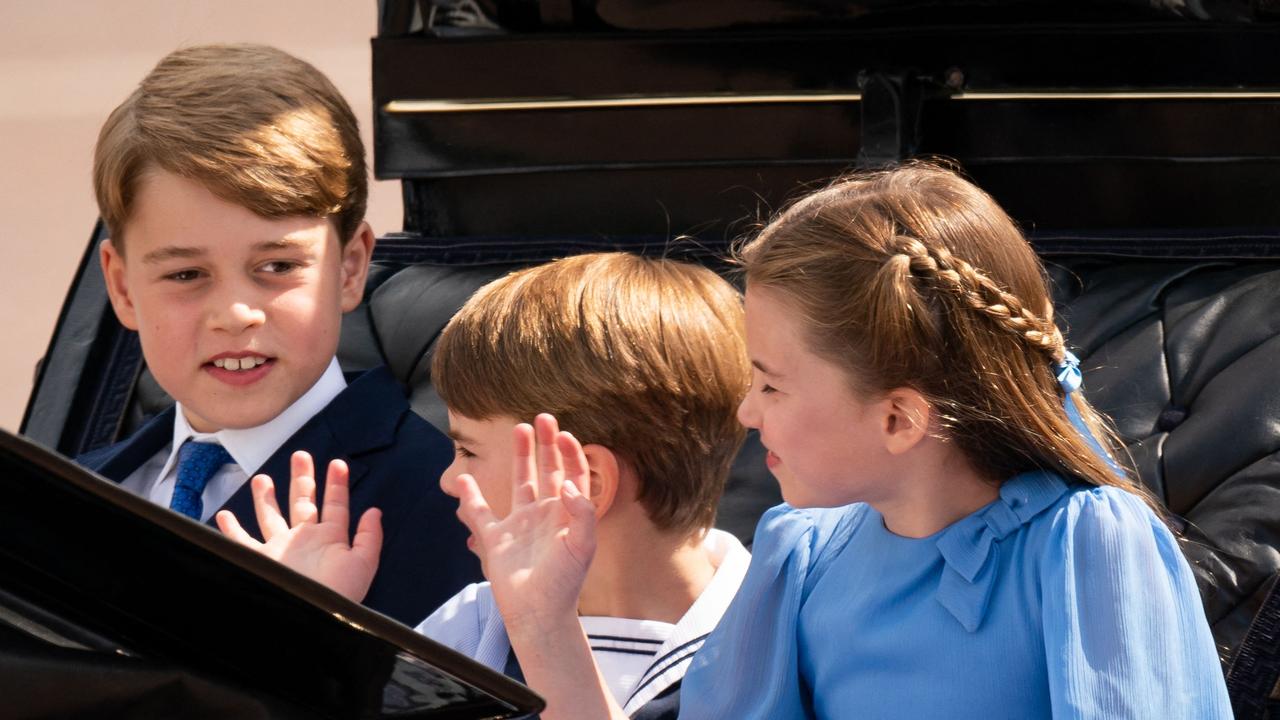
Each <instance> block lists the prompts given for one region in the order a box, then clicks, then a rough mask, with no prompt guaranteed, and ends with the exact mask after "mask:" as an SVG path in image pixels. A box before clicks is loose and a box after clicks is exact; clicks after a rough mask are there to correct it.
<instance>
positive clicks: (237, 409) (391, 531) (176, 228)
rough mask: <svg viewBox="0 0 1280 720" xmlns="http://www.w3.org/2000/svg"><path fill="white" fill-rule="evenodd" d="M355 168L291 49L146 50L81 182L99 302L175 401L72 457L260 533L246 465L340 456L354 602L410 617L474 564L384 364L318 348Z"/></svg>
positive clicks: (362, 177)
mask: <svg viewBox="0 0 1280 720" xmlns="http://www.w3.org/2000/svg"><path fill="white" fill-rule="evenodd" d="M366 173H367V171H366V167H365V162H364V147H363V144H362V143H361V140H360V135H359V129H358V127H357V123H356V119H355V116H354V115H353V114H352V112H351V109H350V108H349V107H348V106H347V104H346V102H345V101H344V100H343V99H342V97H341V95H340V94H339V93H338V91H337V89H336V88H334V87H333V85H332V84H331V83H330V82H329V81H328V79H326V78H325V77H324V76H323V75H322V74H321V73H320V72H319V71H317V70H316V69H315V68H314V67H312V66H310V65H308V64H307V63H305V62H302V61H301V60H298V59H297V58H294V57H292V56H290V55H287V54H286V53H283V52H281V51H279V50H275V49H273V48H268V47H263V46H256V45H217V46H203V47H194V48H188V49H183V50H179V51H177V52H174V53H173V54H171V55H169V56H168V57H166V58H164V59H163V60H161V61H160V63H159V64H158V65H157V66H156V67H155V69H154V70H152V71H151V73H150V74H149V75H148V76H147V77H146V78H144V79H143V81H142V83H141V84H140V85H139V87H138V89H137V90H135V91H134V92H133V94H132V95H130V96H129V98H128V99H127V100H125V101H124V103H122V104H121V105H120V106H119V107H118V108H116V110H115V111H114V112H112V114H111V116H110V117H109V118H108V119H107V122H106V124H105V125H104V126H103V128H102V131H101V134H100V135H99V138H98V144H97V148H96V151H95V155H94V190H95V192H96V194H97V199H98V205H99V208H100V210H101V213H102V217H103V219H104V220H105V222H106V225H107V228H108V231H109V235H110V239H108V240H106V241H104V242H103V243H102V247H101V251H100V256H101V261H102V268H103V273H104V275H105V277H106V284H107V292H108V294H109V296H110V298H111V304H112V307H113V309H114V310H115V313H116V316H117V317H118V318H119V320H120V322H121V323H122V324H124V325H125V327H127V328H129V329H131V330H136V331H137V332H138V335H139V338H140V340H141V343H142V351H143V355H144V357H145V359H146V363H147V367H148V368H149V369H150V371H151V373H152V374H153V375H154V377H155V379H156V381H157V382H158V383H159V384H160V386H161V387H163V388H164V389H165V391H166V392H168V393H169V394H170V395H171V396H172V397H173V398H174V400H176V406H175V407H174V408H172V409H170V410H169V411H166V412H165V413H162V414H161V415H160V416H158V417H157V418H155V419H153V420H152V421H151V422H150V423H148V424H147V425H146V426H144V427H143V428H142V429H141V430H140V431H139V432H138V433H137V434H135V435H134V436H133V437H131V438H129V439H127V440H125V441H124V442H122V443H119V444H117V445H115V446H112V447H109V448H106V449H103V450H99V451H95V452H93V453H90V454H88V455H86V456H84V457H82V458H80V462H81V463H82V464H84V465H86V466H87V467H89V468H91V469H93V470H96V471H98V472H99V473H101V474H103V475H104V476H106V477H108V478H110V479H112V480H115V481H116V482H119V483H121V485H122V486H123V487H125V488H126V489H128V490H130V491H131V492H134V493H136V494H138V495H140V496H142V497H146V498H148V499H150V500H152V501H153V502H156V503H160V504H164V505H167V506H169V507H171V508H173V509H174V510H175V511H177V512H181V513H183V514H185V515H187V516H188V517H191V518H192V519H195V520H197V521H200V522H209V521H210V520H211V518H212V517H213V515H214V513H216V512H217V511H218V510H219V509H223V508H225V509H229V510H231V511H233V512H235V513H236V515H238V516H240V517H241V518H244V519H246V523H247V525H248V531H249V532H250V533H253V534H255V535H260V534H261V533H260V531H259V529H258V527H257V526H256V523H254V522H252V520H251V518H252V517H253V513H252V508H253V498H252V497H251V488H250V486H249V484H248V483H247V482H246V481H247V480H248V479H249V477H250V476H251V475H253V474H256V473H259V472H261V473H266V474H269V475H272V476H275V477H282V478H283V477H289V476H290V453H292V452H294V451H298V450H305V451H307V452H308V453H310V454H311V455H312V456H313V457H315V458H316V459H317V460H318V461H320V462H322V463H325V464H328V462H329V460H331V459H338V458H341V459H344V460H345V461H346V463H347V465H348V466H349V468H350V483H351V505H352V510H354V511H356V512H363V510H364V509H366V508H370V507H375V506H376V507H378V508H381V509H382V512H383V518H382V523H383V526H384V527H385V529H386V535H385V537H386V543H385V545H384V546H383V547H382V548H381V552H380V556H379V561H380V562H379V566H380V571H379V573H378V575H377V578H376V579H375V580H374V584H373V588H372V589H371V591H370V593H369V595H368V596H367V597H366V598H365V604H366V605H368V606H370V607H372V608H373V609H375V610H379V611H381V612H383V613H385V614H387V615H390V616H391V617H394V618H396V619H398V620H400V621H402V622H405V623H408V624H410V625H412V624H415V623H417V622H418V621H419V620H421V619H422V618H423V617H425V616H426V615H427V614H428V613H429V612H430V611H431V610H432V609H434V608H435V607H436V606H437V605H438V604H440V603H441V602H442V601H444V600H445V599H447V598H448V597H450V596H452V595H453V594H454V593H455V592H457V591H458V590H459V589H460V588H462V587H463V586H465V585H466V584H467V583H469V582H473V581H475V580H478V579H479V577H480V573H479V566H478V563H477V562H476V561H475V559H474V557H473V556H472V554H471V553H469V552H468V551H467V548H466V538H467V532H466V530H465V528H464V527H463V526H462V525H461V524H460V523H459V522H458V521H457V520H456V519H455V518H454V508H455V505H454V503H453V501H452V500H451V499H450V498H448V497H447V496H445V495H444V494H443V493H442V492H441V491H440V489H439V488H438V487H437V486H436V484H435V483H434V482H431V481H430V480H429V478H434V477H437V476H438V475H439V473H440V472H441V470H443V469H444V468H445V467H446V466H447V465H448V464H449V463H450V462H451V461H452V456H453V448H452V445H451V443H450V442H449V441H448V439H447V438H445V437H444V436H443V435H442V434H441V433H439V432H438V431H436V430H435V429H433V428H432V427H431V426H430V425H428V424H427V423H426V422H425V421H423V420H422V419H420V418H419V417H418V416H416V415H414V414H413V413H412V412H411V411H410V409H409V405H408V402H407V400H406V397H405V393H404V390H403V389H402V388H401V387H400V385H399V384H398V383H397V382H396V380H395V379H394V378H393V377H392V375H391V374H390V372H389V371H388V370H386V369H385V368H378V369H375V370H371V371H369V372H366V373H364V374H362V375H359V376H357V377H352V378H347V377H344V375H343V373H342V372H341V370H339V368H338V363H337V360H336V358H335V353H336V351H337V347H338V334H339V328H340V324H341V319H342V315H343V313H345V312H347V311H350V310H352V309H354V308H355V307H357V306H358V305H359V303H360V301H361V298H362V296H363V293H364V286H365V277H366V274H367V272H368V266H369V259H370V256H371V253H372V251H373V246H374V235H373V231H372V230H371V229H370V228H369V225H368V224H367V223H365V222H364V211H365V203H366V198H367V194H368V187H367V178H366ZM294 462H298V461H297V460H296V459H295V460H294ZM279 492H280V498H281V500H282V504H283V501H285V500H286V499H287V498H288V496H289V487H288V485H287V484H282V485H281V487H280V488H279Z"/></svg>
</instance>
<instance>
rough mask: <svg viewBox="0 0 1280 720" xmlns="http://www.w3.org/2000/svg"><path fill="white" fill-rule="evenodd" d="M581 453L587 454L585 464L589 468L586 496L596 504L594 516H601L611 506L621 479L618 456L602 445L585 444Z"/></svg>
mask: <svg viewBox="0 0 1280 720" xmlns="http://www.w3.org/2000/svg"><path fill="white" fill-rule="evenodd" d="M582 454H583V455H586V456H587V466H588V467H590V468H591V492H590V495H588V497H589V498H590V499H591V503H592V504H593V505H595V506H596V518H597V519H598V518H602V517H604V516H605V514H606V513H608V512H609V508H610V507H612V506H613V499H614V498H616V497H617V496H618V483H619V481H620V480H621V477H620V474H619V471H620V467H619V464H618V456H617V455H614V454H613V451H612V450H610V449H609V448H607V447H605V446H603V445H586V446H584V447H583V448H582Z"/></svg>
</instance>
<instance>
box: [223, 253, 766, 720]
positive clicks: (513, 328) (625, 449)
mask: <svg viewBox="0 0 1280 720" xmlns="http://www.w3.org/2000/svg"><path fill="white" fill-rule="evenodd" d="M742 328H743V318H742V305H741V299H740V297H739V295H738V293H737V292H736V291H735V290H734V289H733V288H732V287H730V286H729V285H728V284H727V283H725V282H724V281H723V280H721V279H720V278H719V277H717V276H716V275H715V274H714V273H712V272H711V271H710V270H707V269H705V268H701V267H697V266H691V265H685V264H682V263H677V262H672V261H668V260H650V259H644V258H640V257H636V256H632V255H626V254H620V253H605V254H594V255H582V256H577V257H571V258H566V259H564V260H559V261H557V262H554V263H550V264H547V265H542V266H538V267H534V268H529V269H526V270H522V271H519V272H515V273H512V274H510V275H507V276H506V277H503V278H500V279H498V280H496V281H494V282H492V283H490V284H489V285H486V286H485V287H483V288H481V289H480V291H478V292H477V293H476V294H475V295H474V296H473V297H472V298H471V299H470V300H469V301H468V302H467V304H466V305H465V306H464V307H463V308H462V310H461V311H460V312H459V313H458V314H457V315H456V316H455V317H454V318H453V320H452V321H451V322H450V323H449V325H448V326H447V327H446V328H445V330H444V333H443V334H442V335H441V337H440V340H439V344H438V346H437V349H436V355H435V359H434V365H433V368H432V377H433V378H434V380H435V382H436V383H437V389H438V390H439V392H440V395H441V397H443V398H444V400H445V403H446V404H447V405H448V409H449V423H450V435H452V436H453V439H454V444H455V446H456V448H457V458H456V460H455V461H454V464H453V465H451V466H450V467H449V468H448V469H447V470H446V471H445V472H444V474H443V476H442V477H441V482H442V484H443V485H444V486H445V487H446V488H447V489H448V490H449V491H450V492H451V494H453V493H455V492H456V490H457V488H456V487H455V482H456V479H457V477H458V476H459V475H462V474H466V475H469V476H470V477H471V478H473V479H474V482H476V483H477V484H478V485H479V487H480V489H481V492H482V493H483V495H484V497H485V499H486V500H487V501H488V503H489V505H490V507H491V508H492V509H493V512H494V514H495V515H497V516H499V517H501V516H504V515H506V514H507V512H509V510H510V507H511V505H510V500H511V498H512V495H513V487H512V485H513V480H514V473H513V456H514V455H515V454H517V451H516V447H515V440H514V438H517V437H518V436H519V435H520V433H525V434H528V433H529V432H530V431H529V429H528V428H527V426H521V425H520V423H522V422H527V421H531V420H533V419H534V417H535V416H538V415H539V414H540V413H552V414H554V415H555V416H556V418H558V419H559V422H560V425H561V426H562V427H564V428H566V429H567V430H569V431H571V432H573V433H574V435H575V437H577V438H578V440H579V442H580V443H581V445H582V451H583V456H584V457H585V462H586V463H587V465H588V466H589V475H590V481H589V483H588V484H589V485H590V487H589V488H584V490H585V491H586V493H587V496H588V498H589V499H590V501H591V502H592V503H593V504H594V511H595V514H596V516H597V517H598V518H599V521H598V528H597V531H596V537H597V538H598V542H597V548H596V551H595V556H594V560H592V561H591V565H590V570H589V572H588V574H587V579H586V581H585V584H584V585H583V587H582V590H581V593H580V594H579V596H578V597H579V602H578V608H579V614H580V615H581V616H582V617H581V620H582V625H583V628H584V630H585V632H586V634H587V637H588V640H589V641H590V644H591V648H592V650H593V654H594V656H595V659H596V662H597V663H598V665H599V667H600V671H601V676H602V678H603V679H604V681H605V682H606V683H607V685H608V686H609V689H610V690H611V691H612V693H613V696H614V697H615V699H616V700H617V702H618V704H619V705H621V706H623V707H624V708H625V710H626V711H627V712H628V713H629V714H630V715H631V716H632V717H634V718H666V717H670V718H674V717H675V716H676V712H677V711H678V695H677V689H678V687H679V684H680V679H681V678H682V677H683V675H684V671H685V669H686V668H687V667H688V665H689V661H690V660H691V659H692V657H693V654H694V652H696V651H697V649H698V648H699V647H701V644H702V641H703V639H704V638H705V637H706V635H707V633H709V632H710V631H711V629H712V628H713V627H714V626H715V624H716V623H717V622H718V621H719V618H720V615H721V614H722V613H723V611H724V609H725V608H726V607H727V606H728V603H729V601H730V599H731V598H732V597H733V595H734V593H735V592H736V591H737V588H738V585H739V583H740V582H741V580H742V576H743V574H744V573H745V571H746V566H747V563H748V561H749V557H748V555H747V552H746V550H744V549H743V548H742V546H741V545H740V544H739V543H738V542H737V540H736V539H734V538H733V537H732V536H730V535H728V534H726V533H723V532H719V531H716V530H711V529H710V527H711V523H712V521H713V520H714V516H715V508H716V503H717V501H718V499H719V497H720V494H721V492H722V490H723V489H724V483H725V479H726V477H727V475H728V472H729V464H730V463H731V461H732V459H733V457H734V455H735V453H736V452H737V450H738V447H739V446H740V445H741V443H742V439H743V434H744V431H743V429H742V427H741V426H740V425H739V424H738V422H737V420H736V416H735V413H736V410H737V406H738V403H739V401H740V400H741V398H742V395H743V393H744V392H745V390H746V388H747V384H748V382H749V380H750V372H749V365H748V364H747V359H746V352H745V347H744V342H743V329H742ZM546 420H547V419H546V418H545V416H543V417H542V419H541V420H540V421H539V423H540V426H545V425H546ZM334 480H337V481H338V483H337V484H335V485H333V486H332V487H331V488H330V493H331V497H334V498H336V499H339V500H340V499H341V487H342V486H341V476H340V475H339V476H331V478H330V481H331V482H332V481H334ZM335 490H337V492H335ZM334 509H335V510H336V511H337V518H338V523H339V524H344V523H345V522H346V515H345V513H343V512H342V509H341V508H340V507H338V508H334ZM329 510H330V508H329V507H326V508H325V511H326V513H328V512H329ZM259 511H260V512H264V514H266V515H268V516H270V515H272V514H273V513H275V512H276V511H275V510H274V508H272V507H271V506H270V504H269V503H267V504H266V506H265V507H262V508H259ZM327 521H328V518H327V517H326V522H327ZM323 524H324V523H319V525H323ZM294 525H295V526H294V527H293V528H292V529H289V530H282V531H281V532H280V535H279V540H277V541H276V544H277V545H279V546H290V548H291V554H290V555H289V556H287V557H285V558H284V561H285V562H286V563H287V564H290V565H292V566H294V567H296V568H299V569H303V570H304V571H306V572H309V573H310V574H311V575H312V576H313V577H316V579H318V580H321V581H322V582H326V583H328V584H330V585H331V586H335V587H339V586H341V587H343V588H355V589H356V591H354V592H351V593H350V594H351V595H352V596H353V597H358V586H359V582H358V581H356V582H353V579H352V576H353V575H358V573H359V572H360V570H361V568H362V565H361V564H360V563H358V562H350V561H349V560H348V561H344V560H343V559H340V558H339V559H334V560H331V561H329V562H327V563H325V562H320V561H318V560H317V558H319V557H320V556H321V555H323V554H325V553H329V554H331V555H333V556H335V557H337V556H341V555H343V554H346V555H358V554H359V551H358V549H351V550H350V551H349V552H348V551H347V548H344V547H342V546H343V545H345V542H346V532H345V528H335V529H333V530H332V531H331V535H330V537H331V538H336V539H338V540H337V541H335V542H332V543H330V544H328V545H327V546H326V544H325V543H323V542H320V541H318V540H316V536H317V535H318V534H319V533H318V532H317V530H318V526H317V525H316V524H315V522H314V520H312V521H311V526H310V527H307V526H305V525H299V524H297V523H295V524H294ZM362 525H365V527H366V529H372V528H371V527H370V525H371V524H369V523H367V521H366V522H362ZM233 526H234V523H230V522H228V523H225V524H224V530H229V532H230V534H232V535H233V536H238V533H236V531H235V529H234V527H233ZM277 526H278V523H277ZM339 530H341V531H339ZM308 535H309V536H310V538H311V542H310V547H302V546H303V545H307V544H308V543H300V542H299V541H300V540H303V539H305V538H306V536H308ZM242 539H243V538H242ZM249 544H253V543H249ZM418 629H419V630H420V631H421V632H423V633H424V634H426V635H428V636H430V637H433V638H435V639H436V640H438V641H440V642H443V643H445V644H447V645H450V646H452V647H454V648H456V649H458V650H459V651H461V652H463V653H465V654H467V655H470V656H472V657H474V658H476V659H478V660H479V661H481V662H482V663H484V664H486V665H488V666H490V667H492V668H494V669H497V670H502V671H506V672H508V674H511V675H514V676H516V677H518V678H521V679H522V675H521V673H520V671H519V666H518V664H517V662H516V658H515V656H514V654H513V653H512V651H511V646H510V643H509V642H508V639H507V635H506V630H505V627H504V625H503V622H502V618H501V617H500V616H499V614H498V610H497V607H496V605H495V602H494V599H493V595H492V593H491V592H490V591H489V588H488V585H487V583H482V584H479V585H472V586H470V587H468V588H466V589H465V590H463V591H462V592H461V593H459V594H458V595H457V596H455V597H454V598H453V599H451V600H450V601H449V602H447V603H446V604H445V605H444V606H442V607H441V608H440V609H439V610H437V611H436V612H435V613H434V614H432V616H431V617H429V618H427V620H426V621H425V622H423V623H422V624H421V625H420V626H419V627H418ZM534 689H535V690H536V689H538V688H537V686H536V685H535V686H534Z"/></svg>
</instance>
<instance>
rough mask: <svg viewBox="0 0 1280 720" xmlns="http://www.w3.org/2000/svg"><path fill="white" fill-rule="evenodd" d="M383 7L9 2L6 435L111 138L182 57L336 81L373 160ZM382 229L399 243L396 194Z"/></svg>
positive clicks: (4, 149)
mask: <svg viewBox="0 0 1280 720" xmlns="http://www.w3.org/2000/svg"><path fill="white" fill-rule="evenodd" d="M376 16H377V2H376V0H190V1H188V0H86V1H83V2H39V1H30V2H29V1H25V0H0V300H2V301H3V302H0V332H2V333H3V336H0V348H2V349H0V377H6V378H9V379H8V381H6V382H4V383H0V427H3V428H7V429H10V430H16V429H17V427H18V423H19V421H20V420H21V418H22V411H23V408H24V407H25V406H26V402H27V396H28V395H29V394H30V392H31V380H32V371H33V368H34V367H35V363H36V360H37V359H38V358H39V357H40V356H41V355H42V354H43V353H44V351H45V348H46V345H47V344H48V342H49V336H50V333H51V332H52V330H53V324H54V321H55V320H56V319H57V315H58V309H59V307H60V306H61V303H62V298H63V296H64V294H65V293H66V291H67V288H68V286H69V284H70V282H71V277H72V274H73V273H74V272H75V268H76V264H77V263H78V262H79V259H80V256H81V254H82V253H83V252H84V249H85V244H86V242H87V239H88V234H89V231H90V229H91V228H92V226H93V222H94V219H95V218H96V217H97V211H96V209H95V205H94V202H93V190H92V185H91V181H90V164H91V159H92V154H93V143H94V140H95V139H96V137H97V131H98V127H99V126H100V125H101V123H102V121H103V119H105V118H106V116H107V113H109V112H110V111H111V109H112V108H114V107H115V106H116V105H117V104H118V103H119V102H120V101H121V100H123V99H124V98H125V96H126V95H128V94H129V92H131V91H132V89H133V87H134V86H135V85H136V84H137V82H138V80H140V79H141V78H142V76H143V75H145V74H146V73H147V71H148V70H150V69H151V67H152V66H153V65H155V63H156V61H157V60H159V59H160V58H161V57H162V56H163V55H165V54H166V53H168V52H169V51H171V50H173V49H175V48H178V47H182V46H186V45H195V44H200V43H205V42H229V41H243V42H261V43H268V44H271V45H275V46H277V47H280V48H282V49H284V50H286V51H288V52H290V53H293V54H295V55H297V56H299V57H301V58H303V59H305V60H307V61H308V62H311V63H312V64H314V65H315V66H317V67H318V68H320V70H321V71H322V72H324V73H325V74H327V75H328V76H329V77H330V78H331V79H332V80H333V82H334V83H335V84H336V85H337V86H338V88H339V89H341V90H342V92H343V94H345V95H346V97H347V100H348V101H349V102H350V103H351V105H352V107H353V109H354V110H355V112H356V115H357V116H358V117H359V118H360V122H361V124H362V125H363V129H364V130H365V142H366V144H368V145H369V147H370V148H371V147H372V142H371V137H370V133H369V123H370V118H371V114H370V107H371V96H370V67H369V39H370V38H371V37H372V36H373V35H374V33H375V31H376V27H377V17H376ZM369 219H370V222H372V223H373V227H374V230H375V231H376V232H378V233H383V232H388V231H392V230H396V229H399V227H400V222H401V210H400V200H399V189H398V186H397V185H396V184H395V183H390V182H383V183H375V184H374V186H373V188H372V192H371V196H370V202H369Z"/></svg>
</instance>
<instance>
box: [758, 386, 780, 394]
mask: <svg viewBox="0 0 1280 720" xmlns="http://www.w3.org/2000/svg"><path fill="white" fill-rule="evenodd" d="M776 392H778V389H777V388H776V387H774V386H772V385H761V386H760V394H761V395H772V394H773V393H776Z"/></svg>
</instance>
